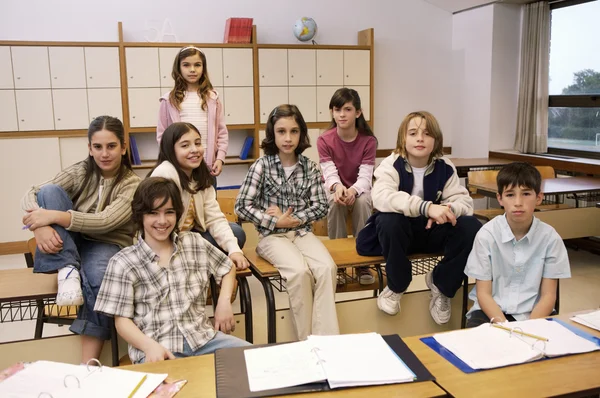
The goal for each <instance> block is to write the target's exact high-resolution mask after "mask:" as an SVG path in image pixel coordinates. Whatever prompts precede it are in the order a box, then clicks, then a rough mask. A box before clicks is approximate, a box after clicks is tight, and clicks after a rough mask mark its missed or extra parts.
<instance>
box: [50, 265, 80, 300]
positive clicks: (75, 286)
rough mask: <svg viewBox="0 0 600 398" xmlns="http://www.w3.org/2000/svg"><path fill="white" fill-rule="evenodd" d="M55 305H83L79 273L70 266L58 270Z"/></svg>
mask: <svg viewBox="0 0 600 398" xmlns="http://www.w3.org/2000/svg"><path fill="white" fill-rule="evenodd" d="M56 305H59V306H65V305H83V293H82V292H81V277H80V276H79V271H78V270H77V268H75V267H73V266H72V265H67V266H66V267H64V268H61V269H60V270H58V292H57V293H56Z"/></svg>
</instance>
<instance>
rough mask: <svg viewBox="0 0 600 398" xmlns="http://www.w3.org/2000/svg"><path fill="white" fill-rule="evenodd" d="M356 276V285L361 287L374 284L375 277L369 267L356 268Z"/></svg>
mask: <svg viewBox="0 0 600 398" xmlns="http://www.w3.org/2000/svg"><path fill="white" fill-rule="evenodd" d="M356 275H358V283H360V284H361V285H370V284H372V283H375V277H373V275H372V274H371V270H370V269H369V267H356Z"/></svg>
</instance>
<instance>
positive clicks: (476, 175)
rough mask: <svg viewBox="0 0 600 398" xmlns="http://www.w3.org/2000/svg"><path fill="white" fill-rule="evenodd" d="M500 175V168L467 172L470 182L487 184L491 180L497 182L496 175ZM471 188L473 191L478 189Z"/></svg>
mask: <svg viewBox="0 0 600 398" xmlns="http://www.w3.org/2000/svg"><path fill="white" fill-rule="evenodd" d="M497 176H498V170H476V171H469V172H468V173H467V178H468V179H469V184H486V183H490V182H496V177H497ZM469 190H470V191H471V192H473V193H475V192H477V189H474V188H472V187H471V188H469Z"/></svg>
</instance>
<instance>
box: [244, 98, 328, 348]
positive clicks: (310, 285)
mask: <svg viewBox="0 0 600 398" xmlns="http://www.w3.org/2000/svg"><path fill="white" fill-rule="evenodd" d="M308 147H310V142H309V139H308V129H307V127H306V123H305V122H304V118H303V117H302V114H301V113H300V111H299V110H298V108H297V107H296V106H295V105H280V106H278V107H276V108H275V109H274V110H273V112H271V114H270V116H269V119H268V120H267V127H266V138H265V139H264V140H263V142H262V144H261V148H262V149H263V150H264V152H265V156H263V157H261V158H260V159H258V160H257V161H256V162H254V164H253V165H252V166H250V169H249V170H248V174H247V175H246V179H245V180H244V182H243V184H242V187H241V188H240V193H239V195H238V197H237V201H236V204H235V212H236V213H237V214H238V215H239V216H240V218H242V219H245V220H248V221H250V222H252V223H253V224H254V225H255V226H256V229H257V230H258V233H259V241H258V246H257V248H256V252H257V253H258V254H259V255H260V256H262V257H263V258H265V259H266V260H267V261H269V262H270V263H271V264H273V265H274V266H275V267H277V268H278V269H279V272H280V273H281V275H282V277H283V278H284V279H285V280H286V285H287V292H288V295H289V299H290V308H291V311H292V322H293V324H294V329H295V332H296V336H297V338H298V339H300V340H303V339H306V338H307V337H308V335H310V334H321V335H324V334H338V333H339V327H338V322H337V314H336V310H335V289H336V273H337V271H336V269H337V268H336V265H335V263H334V262H333V259H332V258H331V256H330V255H329V252H328V251H327V249H326V248H325V246H323V243H321V241H320V240H319V239H318V238H317V237H316V236H314V235H313V233H312V224H311V222H312V221H314V220H318V219H320V218H323V217H324V216H325V214H326V213H327V198H326V196H325V191H324V189H323V184H322V182H321V173H320V172H319V170H318V168H317V165H316V164H315V163H314V162H312V161H311V160H309V159H308V158H307V157H305V156H303V155H302V152H303V151H304V150H305V149H306V148H308Z"/></svg>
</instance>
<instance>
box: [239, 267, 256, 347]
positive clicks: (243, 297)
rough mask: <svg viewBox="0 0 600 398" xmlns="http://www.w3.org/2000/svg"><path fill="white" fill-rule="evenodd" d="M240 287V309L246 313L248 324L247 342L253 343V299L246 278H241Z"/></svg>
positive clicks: (245, 317) (245, 319)
mask: <svg viewBox="0 0 600 398" xmlns="http://www.w3.org/2000/svg"><path fill="white" fill-rule="evenodd" d="M238 286H239V289H240V307H241V310H242V312H243V313H244V321H245V323H246V341H247V342H249V343H253V342H254V329H253V323H252V297H251V296H250V287H249V286H248V280H247V279H246V278H245V277H239V278H238Z"/></svg>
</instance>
